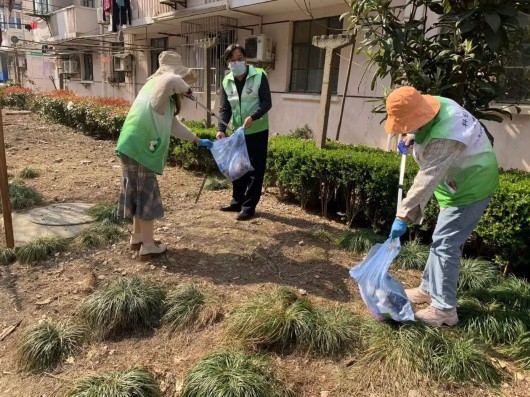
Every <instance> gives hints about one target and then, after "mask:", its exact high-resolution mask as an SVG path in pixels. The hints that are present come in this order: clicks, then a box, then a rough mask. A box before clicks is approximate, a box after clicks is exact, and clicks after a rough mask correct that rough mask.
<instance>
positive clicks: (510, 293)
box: [466, 276, 530, 312]
mask: <svg viewBox="0 0 530 397" xmlns="http://www.w3.org/2000/svg"><path fill="white" fill-rule="evenodd" d="M466 295H467V296H470V297H473V298H476V299H478V300H480V301H481V302H484V303H493V302H497V303H500V304H502V305H504V307H506V308H508V309H510V308H511V309H515V310H522V311H526V312H530V283H528V282H527V281H525V280H523V279H521V278H517V277H515V276H510V277H507V278H505V279H502V280H501V281H500V282H499V283H498V284H494V285H492V286H490V287H488V288H480V289H475V290H471V291H468V292H467V293H466Z"/></svg>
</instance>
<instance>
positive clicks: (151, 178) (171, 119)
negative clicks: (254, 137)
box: [116, 51, 213, 261]
mask: <svg viewBox="0 0 530 397" xmlns="http://www.w3.org/2000/svg"><path fill="white" fill-rule="evenodd" d="M158 60H159V64H160V67H159V68H158V70H157V71H156V72H155V73H154V74H153V75H152V76H150V77H149V78H148V80H147V83H146V84H145V85H144V86H143V87H142V89H141V90H140V92H139V94H138V96H137V97H136V99H135V101H134V103H133V104H132V106H131V109H130V110H129V113H128V114H127V118H126V119H125V122H124V124H123V127H122V130H121V133H120V137H119V139H118V144H117V146H116V154H117V155H119V157H120V160H121V164H122V173H123V178H122V185H121V193H120V201H119V205H118V214H119V215H120V216H123V217H124V218H126V219H132V220H133V228H134V231H133V233H132V235H131V239H130V244H131V248H132V249H133V250H139V251H140V253H139V254H140V260H142V261H144V260H149V259H152V258H154V257H156V256H159V255H161V254H163V253H164V252H165V251H166V250H167V247H166V245H165V244H163V243H161V242H158V241H155V240H154V238H153V232H154V220H155V219H158V218H161V217H162V216H163V215H164V208H163V206H162V198H161V196H160V190H159V188H158V181H157V179H156V175H157V174H158V175H162V171H163V169H164V166H165V165H166V161H167V156H168V148H169V138H170V136H174V137H176V138H180V139H184V140H186V141H192V142H194V143H196V144H197V145H198V146H204V147H207V148H211V147H212V144H213V142H211V141H210V140H208V139H199V138H198V137H197V136H195V134H193V133H192V132H191V130H190V129H189V128H188V127H186V126H185V125H183V124H182V123H181V122H180V121H179V120H178V119H177V117H176V115H177V114H178V112H179V111H180V97H179V95H180V94H183V93H187V94H191V90H190V87H189V85H188V84H187V82H188V83H191V82H193V81H194V80H195V77H194V75H193V73H192V72H191V70H190V69H188V68H186V67H184V65H183V64H182V61H181V58H180V55H179V54H177V53H176V52H173V51H164V52H162V53H161V54H160V56H159V58H158Z"/></svg>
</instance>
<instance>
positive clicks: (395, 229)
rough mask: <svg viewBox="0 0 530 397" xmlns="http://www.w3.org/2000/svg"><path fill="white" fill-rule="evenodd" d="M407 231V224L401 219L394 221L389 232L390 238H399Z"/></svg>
mask: <svg viewBox="0 0 530 397" xmlns="http://www.w3.org/2000/svg"><path fill="white" fill-rule="evenodd" d="M406 231H407V224H406V223H405V222H403V221H402V220H401V219H396V220H395V221H394V223H393V224H392V229H391V230H390V238H399V237H401V236H403V235H404V234H405V232H406Z"/></svg>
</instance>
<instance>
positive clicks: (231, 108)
mask: <svg viewBox="0 0 530 397" xmlns="http://www.w3.org/2000/svg"><path fill="white" fill-rule="evenodd" d="M224 58H225V61H226V64H227V66H228V68H229V69H230V73H229V74H228V75H227V76H226V77H225V78H224V80H223V86H222V87H221V98H220V105H219V116H220V118H221V120H223V121H224V122H225V123H228V122H229V121H230V119H232V125H233V127H234V130H236V129H238V128H239V127H243V128H244V129H245V142H246V144H247V150H248V155H249V157H250V163H251V164H252V167H253V168H254V171H250V172H248V173H247V174H245V175H244V176H243V177H241V178H239V179H238V180H235V181H234V182H233V183H232V188H233V189H232V201H231V202H230V204H229V205H226V206H223V207H221V211H233V212H238V214H237V218H236V219H237V220H239V221H245V220H248V219H250V218H252V217H253V216H254V213H255V212H256V206H257V205H258V202H259V199H260V197H261V188H262V186H263V178H264V176H265V167H266V164H267V146H268V141H269V116H268V114H267V112H268V111H269V110H270V108H271V107H272V100H271V92H270V89H269V82H268V80H267V75H266V73H265V71H264V70H263V69H260V68H257V67H254V66H252V65H247V63H246V54H245V49H244V48H243V47H241V46H240V45H239V44H231V45H230V46H228V48H227V49H226V51H225V53H224ZM225 137H226V125H225V124H223V123H221V122H219V126H218V131H217V139H223V138H225Z"/></svg>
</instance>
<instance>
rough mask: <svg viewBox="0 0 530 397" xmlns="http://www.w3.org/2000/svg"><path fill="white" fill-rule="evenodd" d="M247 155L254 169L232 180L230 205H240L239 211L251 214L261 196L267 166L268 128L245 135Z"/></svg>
mask: <svg viewBox="0 0 530 397" xmlns="http://www.w3.org/2000/svg"><path fill="white" fill-rule="evenodd" d="M245 142H246V144H247V150H248V156H249V157H250V163H251V164H252V167H253V168H254V171H250V172H247V173H246V174H245V175H243V176H242V177H241V178H239V179H237V180H235V181H233V182H232V187H233V190H232V202H231V203H230V204H231V205H232V206H238V207H241V211H242V212H245V213H247V214H251V215H253V214H254V212H255V211H256V206H257V205H258V202H259V199H260V197H261V188H262V187H263V178H264V176H265V168H266V166H267V146H268V144H269V130H265V131H261V132H256V133H254V134H249V135H245Z"/></svg>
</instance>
